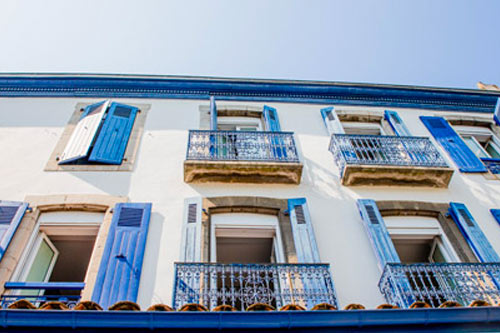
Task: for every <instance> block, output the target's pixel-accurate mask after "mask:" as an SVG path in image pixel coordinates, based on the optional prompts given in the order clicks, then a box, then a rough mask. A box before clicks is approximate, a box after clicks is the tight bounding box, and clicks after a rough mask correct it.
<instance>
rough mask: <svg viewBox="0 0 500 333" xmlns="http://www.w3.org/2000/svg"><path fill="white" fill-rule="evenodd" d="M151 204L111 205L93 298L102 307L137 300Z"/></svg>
mask: <svg viewBox="0 0 500 333" xmlns="http://www.w3.org/2000/svg"><path fill="white" fill-rule="evenodd" d="M150 215H151V203H118V204H116V206H115V208H114V213H113V219H112V221H111V225H110V227H109V233H108V238H107V240H106V246H105V248H104V252H103V254H102V258H101V264H100V266H99V271H98V273H97V278H96V283H95V287H94V291H93V294H92V300H93V301H95V302H97V303H99V304H100V305H101V306H102V307H103V308H107V307H109V306H110V305H112V304H114V303H115V302H118V301H132V302H135V301H136V300H137V292H138V290H139V281H140V278H141V271H142V262H143V257H144V250H145V247H146V238H147V234H148V226H149V219H150Z"/></svg>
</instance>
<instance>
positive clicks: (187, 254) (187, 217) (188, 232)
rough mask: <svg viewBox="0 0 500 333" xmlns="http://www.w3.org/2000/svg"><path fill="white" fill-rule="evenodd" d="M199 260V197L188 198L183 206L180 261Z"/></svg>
mask: <svg viewBox="0 0 500 333" xmlns="http://www.w3.org/2000/svg"><path fill="white" fill-rule="evenodd" d="M200 260H201V198H200V197H197V198H188V199H186V201H185V207H184V227H183V233H182V242H181V261H183V262H199V261H200Z"/></svg>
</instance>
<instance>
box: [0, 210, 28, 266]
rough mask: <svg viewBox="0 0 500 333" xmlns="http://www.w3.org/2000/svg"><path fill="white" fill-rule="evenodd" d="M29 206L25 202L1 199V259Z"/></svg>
mask: <svg viewBox="0 0 500 333" xmlns="http://www.w3.org/2000/svg"><path fill="white" fill-rule="evenodd" d="M27 208H28V204H27V203H25V202H16V201H0V261H1V260H2V258H3V255H4V254H5V251H7V248H8V247H9V244H10V241H11V240H12V238H13V237H14V234H15V233H16V230H17V227H19V224H20V223H21V220H22V219H23V216H24V213H25V212H26V209H27Z"/></svg>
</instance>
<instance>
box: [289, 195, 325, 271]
mask: <svg viewBox="0 0 500 333" xmlns="http://www.w3.org/2000/svg"><path fill="white" fill-rule="evenodd" d="M288 211H289V213H290V222H291V224H292V234H293V242H294V244H295V251H296V252H297V260H298V262H299V263H301V264H302V263H304V264H306V263H319V262H320V259H319V251H318V245H317V244H316V237H314V231H313V227H312V224H311V218H310V215H309V208H308V207H307V202H306V199H305V198H297V199H289V200H288Z"/></svg>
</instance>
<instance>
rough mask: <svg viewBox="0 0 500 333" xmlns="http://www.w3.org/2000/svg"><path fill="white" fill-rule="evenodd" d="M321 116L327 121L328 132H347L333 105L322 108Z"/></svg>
mask: <svg viewBox="0 0 500 333" xmlns="http://www.w3.org/2000/svg"><path fill="white" fill-rule="evenodd" d="M320 112H321V117H323V121H324V123H325V126H326V129H327V131H328V134H330V135H332V134H345V132H344V127H342V124H341V123H340V119H339V117H338V116H337V113H336V112H335V108H334V107H333V106H329V107H327V108H323V109H321V110H320Z"/></svg>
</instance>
